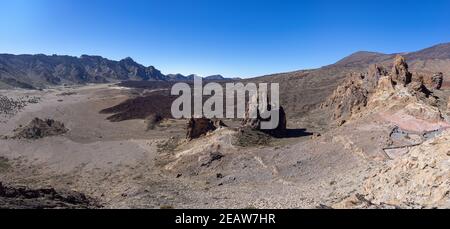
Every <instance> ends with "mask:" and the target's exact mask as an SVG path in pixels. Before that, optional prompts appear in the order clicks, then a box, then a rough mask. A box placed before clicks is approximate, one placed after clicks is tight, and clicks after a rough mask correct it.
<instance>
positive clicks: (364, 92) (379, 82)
mask: <svg viewBox="0 0 450 229" xmlns="http://www.w3.org/2000/svg"><path fill="white" fill-rule="evenodd" d="M429 84H430V85H432V86H433V87H434V88H440V86H441V85H442V74H435V75H434V76H433V77H430V82H429ZM389 100H391V101H389ZM437 102H438V100H437V98H436V97H435V96H434V95H433V92H432V91H430V90H428V88H427V87H426V86H425V84H424V80H423V79H419V78H415V80H414V81H412V74H411V73H410V72H409V71H408V64H407V63H406V62H405V59H404V58H403V57H402V56H397V57H396V59H395V63H394V67H393V68H392V72H391V73H390V74H389V73H388V72H387V71H386V70H385V69H384V68H383V67H381V66H378V65H371V66H370V67H369V69H368V72H367V73H365V74H363V73H352V74H350V75H349V76H348V77H347V79H346V80H345V81H344V82H343V83H342V84H341V85H340V86H339V87H338V88H337V89H336V90H335V91H334V93H333V94H332V95H331V96H330V97H329V98H328V100H327V101H326V102H325V103H323V104H322V105H321V108H322V109H324V108H330V109H331V112H332V115H333V116H332V118H333V119H334V120H336V121H337V124H338V125H342V124H344V123H346V122H347V121H348V120H349V119H351V118H352V116H354V115H355V114H357V113H361V111H362V110H365V111H367V112H371V111H375V110H378V108H379V110H380V111H381V110H385V111H387V110H389V109H390V108H392V107H395V106H397V108H401V107H407V106H408V105H409V104H411V103H420V105H417V104H416V105H414V106H415V107H420V106H425V108H426V109H425V108H424V109H421V110H422V111H427V110H433V111H434V110H435V109H434V107H435V106H436V104H437ZM369 103H370V106H371V109H363V108H365V107H366V106H368V105H369ZM428 108H429V109H428ZM413 113H417V112H416V111H414V112H413ZM435 113H436V115H434V116H435V117H440V112H435ZM361 115H363V114H361ZM436 120H438V119H436ZM439 120H440V119H439Z"/></svg>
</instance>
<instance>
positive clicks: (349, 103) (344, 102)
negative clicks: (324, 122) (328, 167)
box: [322, 74, 375, 124]
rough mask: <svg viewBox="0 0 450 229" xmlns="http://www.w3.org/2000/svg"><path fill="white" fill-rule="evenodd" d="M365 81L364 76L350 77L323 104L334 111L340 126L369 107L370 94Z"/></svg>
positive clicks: (335, 118) (353, 75)
mask: <svg viewBox="0 0 450 229" xmlns="http://www.w3.org/2000/svg"><path fill="white" fill-rule="evenodd" d="M374 77H375V76H374ZM364 79H365V78H364V75H362V74H352V75H350V76H349V78H348V79H347V80H346V81H345V82H344V83H343V84H342V85H341V86H339V87H338V88H337V89H336V91H335V92H334V93H333V95H332V96H331V97H330V98H329V99H328V100H327V101H326V102H325V103H324V104H322V108H326V107H329V108H331V109H332V110H333V118H334V120H337V121H338V124H343V123H345V122H346V121H347V120H348V119H350V118H351V116H352V115H353V114H355V113H357V112H358V111H360V110H361V109H362V108H363V107H365V106H366V105H367V101H368V95H369V92H368V90H367V89H366V87H364V86H363V85H364V82H367V81H364Z"/></svg>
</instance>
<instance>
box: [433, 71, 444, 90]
mask: <svg viewBox="0 0 450 229" xmlns="http://www.w3.org/2000/svg"><path fill="white" fill-rule="evenodd" d="M431 82H432V85H431V86H432V88H433V89H437V90H439V89H441V88H442V84H443V83H444V74H443V73H442V72H438V73H435V74H433V77H432V78H431Z"/></svg>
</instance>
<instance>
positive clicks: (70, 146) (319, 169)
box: [0, 85, 392, 208]
mask: <svg viewBox="0 0 450 229" xmlns="http://www.w3.org/2000/svg"><path fill="white" fill-rule="evenodd" d="M1 93H2V94H3V95H6V96H9V97H18V96H23V95H24V93H26V94H29V95H32V96H38V97H40V98H41V101H40V102H39V103H38V104H29V105H28V106H26V107H25V108H24V110H23V111H21V112H20V113H18V114H17V115H16V116H14V117H12V118H10V119H9V120H8V121H7V122H5V123H0V136H1V135H3V136H11V135H12V133H13V130H14V129H15V128H17V127H19V126H20V125H26V124H27V123H28V122H30V121H31V120H32V119H33V118H35V117H39V118H51V119H54V120H58V121H61V122H63V123H64V124H65V125H66V127H67V128H68V129H69V132H68V133H66V134H65V135H63V136H56V137H48V138H44V139H40V140H33V141H31V140H14V139H2V140H0V145H1V147H0V158H3V160H2V163H1V165H2V167H3V168H4V169H0V181H1V182H3V183H7V184H12V185H26V186H28V187H36V188H41V187H54V188H56V189H69V190H73V191H78V192H82V193H84V194H86V195H89V196H91V197H93V198H96V199H97V200H99V202H100V203H101V204H102V206H103V207H105V208H317V207H323V206H332V205H333V204H335V203H338V202H340V201H342V200H344V199H345V198H348V197H349V196H351V195H352V194H355V193H357V192H358V190H359V189H360V188H361V185H362V184H363V182H364V181H365V180H366V179H368V178H369V176H370V174H371V173H372V172H373V171H375V169H376V168H378V167H379V166H380V165H382V164H384V160H386V157H387V155H386V153H385V152H384V151H383V150H382V148H383V147H385V146H387V145H389V140H390V139H389V134H390V131H391V130H392V125H391V124H389V123H387V122H382V121H380V122H374V120H360V121H359V122H355V123H353V124H349V125H345V126H343V127H340V128H336V129H333V130H332V131H328V132H324V133H322V135H321V136H297V137H293V138H288V139H274V140H273V141H272V142H271V143H270V144H269V145H267V146H252V147H246V148H243V147H238V146H233V145H232V144H231V143H230V142H231V139H230V138H229V136H231V133H232V131H233V130H230V129H224V130H219V131H216V133H214V134H212V135H210V136H207V137H204V138H201V139H197V140H194V141H192V142H183V141H182V140H180V141H178V139H182V138H183V137H184V134H185V133H184V125H185V122H184V121H179V120H168V121H165V122H164V123H163V124H161V126H160V127H158V128H156V129H155V130H150V131H147V130H146V125H145V123H144V120H130V121H123V122H110V121H108V120H107V119H106V118H107V117H108V116H109V115H104V114H100V113H99V111H101V110H103V109H105V108H109V107H111V106H115V105H117V104H119V103H121V102H123V101H125V100H126V99H128V98H130V97H132V96H135V92H134V91H133V90H130V89H125V88H120V87H114V86H110V85H95V86H84V87H77V88H54V89H49V90H45V91H21V90H14V91H11V90H10V91H2V92H1ZM369 119H370V118H369ZM311 120H313V119H311ZM305 122H307V120H305V119H303V120H301V121H294V122H290V123H289V126H290V127H291V128H294V127H297V126H298V125H303V124H304V123H305ZM311 126H313V127H316V129H318V130H320V129H321V128H320V126H321V125H319V126H317V125H314V124H312V123H311ZM171 142H173V146H171V145H170V144H171ZM390 144H392V143H390ZM213 152H218V153H221V154H222V156H223V157H222V158H221V159H220V160H216V161H209V163H205V161H207V160H208V159H209V158H210V154H211V153H213Z"/></svg>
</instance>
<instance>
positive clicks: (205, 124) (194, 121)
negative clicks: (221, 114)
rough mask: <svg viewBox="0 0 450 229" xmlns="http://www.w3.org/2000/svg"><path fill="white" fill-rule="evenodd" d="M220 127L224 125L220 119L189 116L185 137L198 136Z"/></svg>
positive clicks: (189, 138) (191, 138) (192, 137)
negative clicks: (213, 119)
mask: <svg viewBox="0 0 450 229" xmlns="http://www.w3.org/2000/svg"><path fill="white" fill-rule="evenodd" d="M221 127H225V124H224V123H223V122H222V121H220V120H217V121H212V120H211V119H207V118H191V119H189V121H188V123H187V134H186V139H188V140H193V139H196V138H199V137H201V136H204V135H206V134H208V133H210V132H213V131H215V130H217V129H219V128H221Z"/></svg>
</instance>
